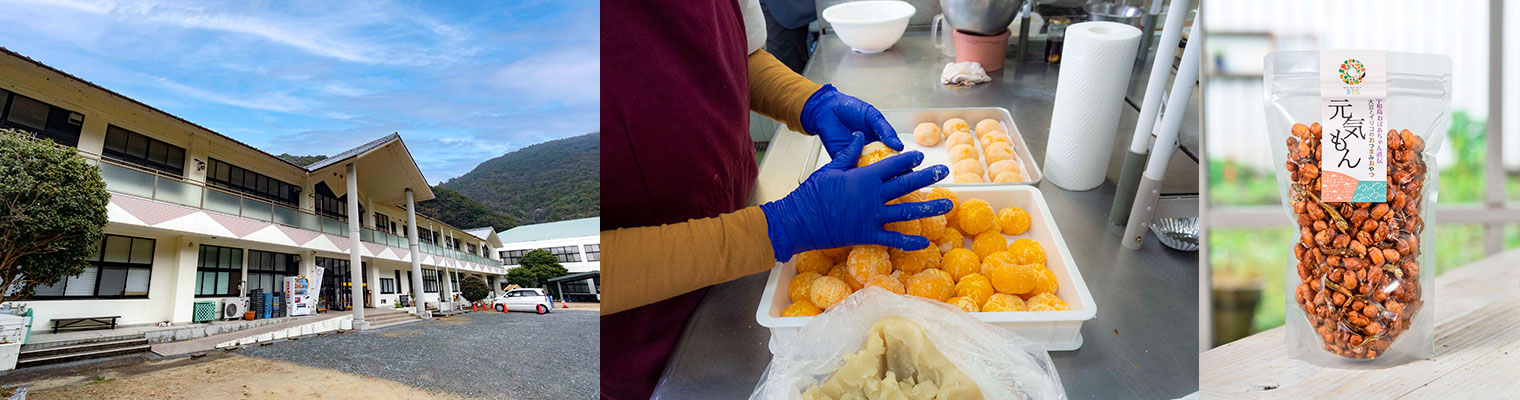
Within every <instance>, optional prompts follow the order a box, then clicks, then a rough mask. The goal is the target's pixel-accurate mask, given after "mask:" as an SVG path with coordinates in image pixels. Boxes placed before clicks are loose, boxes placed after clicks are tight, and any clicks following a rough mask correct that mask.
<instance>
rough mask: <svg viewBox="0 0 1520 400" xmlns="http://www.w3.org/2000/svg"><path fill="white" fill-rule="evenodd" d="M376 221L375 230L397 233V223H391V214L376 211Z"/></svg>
mask: <svg viewBox="0 0 1520 400" xmlns="http://www.w3.org/2000/svg"><path fill="white" fill-rule="evenodd" d="M374 222H375V230H377V231H381V232H385V233H389V234H392V235H394V234H396V224H394V223H391V217H389V216H387V215H385V214H381V213H378V212H377V213H375V221H374Z"/></svg>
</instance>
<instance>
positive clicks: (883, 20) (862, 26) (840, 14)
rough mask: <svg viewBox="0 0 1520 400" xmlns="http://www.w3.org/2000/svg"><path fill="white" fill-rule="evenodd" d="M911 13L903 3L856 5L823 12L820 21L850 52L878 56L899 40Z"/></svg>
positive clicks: (908, 6)
mask: <svg viewBox="0 0 1520 400" xmlns="http://www.w3.org/2000/svg"><path fill="white" fill-rule="evenodd" d="M915 12H917V10H916V9H914V8H913V5H912V4H908V3H907V2H903V1H892V0H887V1H856V2H849V3H844V4H837V5H834V6H831V7H829V8H825V9H823V19H824V20H825V21H828V22H829V24H830V25H833V26H834V32H836V33H838V34H839V40H842V41H844V44H845V45H848V46H850V48H851V49H855V51H858V52H861V53H880V52H883V51H886V50H887V49H889V48H892V45H894V44H897V40H898V39H902V34H903V31H904V30H907V29H908V19H909V18H912V17H913V13H915Z"/></svg>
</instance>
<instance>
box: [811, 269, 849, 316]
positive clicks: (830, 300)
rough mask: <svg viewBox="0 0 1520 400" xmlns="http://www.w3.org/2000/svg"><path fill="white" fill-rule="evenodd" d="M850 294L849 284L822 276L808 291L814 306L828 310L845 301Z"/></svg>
mask: <svg viewBox="0 0 1520 400" xmlns="http://www.w3.org/2000/svg"><path fill="white" fill-rule="evenodd" d="M850 293H851V291H850V285H849V284H846V283H844V281H841V280H839V279H838V278H835V277H832V276H822V277H818V279H814V280H813V287H812V289H809V290H808V299H809V300H810V301H812V302H813V305H814V306H818V307H821V308H823V309H825V310H827V309H828V308H829V307H833V306H834V305H835V304H838V303H839V302H840V301H842V300H844V298H845V297H848V296H849V295H850Z"/></svg>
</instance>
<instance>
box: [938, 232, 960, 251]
mask: <svg viewBox="0 0 1520 400" xmlns="http://www.w3.org/2000/svg"><path fill="white" fill-rule="evenodd" d="M965 246H966V237H965V236H961V231H960V230H957V229H955V228H945V232H944V233H941V234H940V235H939V238H936V239H934V247H938V248H939V252H940V253H949V252H950V250H954V249H959V248H962V247H965Z"/></svg>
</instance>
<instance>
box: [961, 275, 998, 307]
mask: <svg viewBox="0 0 1520 400" xmlns="http://www.w3.org/2000/svg"><path fill="white" fill-rule="evenodd" d="M993 293H997V291H996V290H994V289H992V281H991V280H989V279H987V277H985V276H982V274H978V273H971V274H968V275H966V276H963V277H961V281H960V282H959V283H956V284H955V295H956V296H960V297H966V298H970V299H971V300H974V301H976V304H983V303H986V302H987V298H988V297H991V296H992V294H993Z"/></svg>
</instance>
